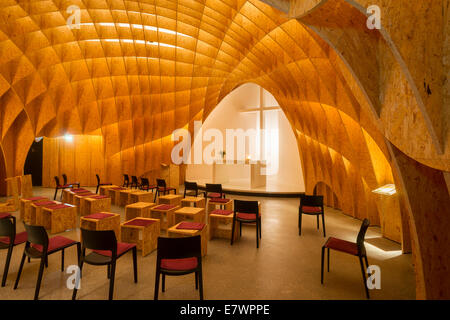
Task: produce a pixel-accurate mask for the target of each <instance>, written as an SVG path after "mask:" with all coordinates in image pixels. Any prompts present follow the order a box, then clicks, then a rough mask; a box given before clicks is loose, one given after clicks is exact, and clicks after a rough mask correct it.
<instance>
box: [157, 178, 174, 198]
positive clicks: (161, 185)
mask: <svg viewBox="0 0 450 320" xmlns="http://www.w3.org/2000/svg"><path fill="white" fill-rule="evenodd" d="M156 186H157V188H156V192H155V199H154V201H153V202H155V203H156V198H157V197H158V196H159V195H160V194H161V192H162V193H163V195H165V194H166V193H170V191H173V194H177V189H176V188H172V187H168V186H167V185H166V180H164V179H156Z"/></svg>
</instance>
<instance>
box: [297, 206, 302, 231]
mask: <svg viewBox="0 0 450 320" xmlns="http://www.w3.org/2000/svg"><path fill="white" fill-rule="evenodd" d="M298 235H299V236H301V235H302V212H301V211H300V209H299V210H298Z"/></svg>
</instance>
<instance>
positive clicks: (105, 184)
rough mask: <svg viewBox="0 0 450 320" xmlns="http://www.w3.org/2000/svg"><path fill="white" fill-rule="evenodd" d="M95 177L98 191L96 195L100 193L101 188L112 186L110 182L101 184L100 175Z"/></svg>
mask: <svg viewBox="0 0 450 320" xmlns="http://www.w3.org/2000/svg"><path fill="white" fill-rule="evenodd" d="M95 177H96V178H97V190H96V191H95V193H98V189H100V187H101V186H112V183H110V182H106V183H101V182H100V176H99V175H98V174H95Z"/></svg>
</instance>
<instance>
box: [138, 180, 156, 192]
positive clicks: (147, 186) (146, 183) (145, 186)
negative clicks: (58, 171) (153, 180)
mask: <svg viewBox="0 0 450 320" xmlns="http://www.w3.org/2000/svg"><path fill="white" fill-rule="evenodd" d="M156 188H157V186H155V185H150V181H149V180H148V178H141V186H140V189H141V190H143V191H147V192H148V191H150V190H153V189H156Z"/></svg>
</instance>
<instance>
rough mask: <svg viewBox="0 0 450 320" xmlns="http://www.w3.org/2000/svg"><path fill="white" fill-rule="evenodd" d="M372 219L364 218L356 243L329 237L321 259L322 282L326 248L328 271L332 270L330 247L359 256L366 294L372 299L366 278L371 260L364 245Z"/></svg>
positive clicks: (321, 280) (321, 279)
mask: <svg viewBox="0 0 450 320" xmlns="http://www.w3.org/2000/svg"><path fill="white" fill-rule="evenodd" d="M369 225H370V221H369V219H364V221H363V222H362V224H361V228H360V229H359V233H358V237H357V238H356V243H354V242H350V241H346V240H342V239H338V238H333V237H330V238H328V240H327V242H325V244H324V245H323V247H322V261H321V278H320V282H321V283H322V284H323V264H324V258H325V249H327V251H328V252H327V256H328V257H327V258H328V261H327V262H328V264H327V269H328V272H330V249H333V250H336V251H339V252H343V253H347V254H351V255H353V256H356V257H358V258H359V264H360V265H361V272H362V277H363V281H364V288H365V290H366V296H367V299H370V296H369V288H368V287H367V282H366V281H367V280H366V270H367V268H368V267H369V261H368V260H367V254H366V247H365V246H364V238H365V236H366V232H367V229H368V228H369ZM363 259H364V261H365V263H366V266H365V267H364V262H363Z"/></svg>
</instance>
